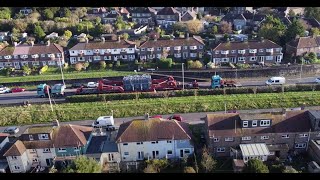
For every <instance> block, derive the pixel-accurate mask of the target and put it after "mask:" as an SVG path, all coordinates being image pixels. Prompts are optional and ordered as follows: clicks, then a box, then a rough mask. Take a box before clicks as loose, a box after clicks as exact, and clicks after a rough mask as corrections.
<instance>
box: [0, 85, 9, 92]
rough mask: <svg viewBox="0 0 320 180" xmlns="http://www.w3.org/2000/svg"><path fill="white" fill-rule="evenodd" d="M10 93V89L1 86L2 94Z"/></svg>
mask: <svg viewBox="0 0 320 180" xmlns="http://www.w3.org/2000/svg"><path fill="white" fill-rule="evenodd" d="M4 93H10V88H7V87H5V86H3V85H0V94H4Z"/></svg>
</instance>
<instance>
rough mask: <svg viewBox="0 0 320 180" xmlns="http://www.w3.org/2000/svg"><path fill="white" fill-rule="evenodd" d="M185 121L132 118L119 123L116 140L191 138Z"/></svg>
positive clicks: (136, 140)
mask: <svg viewBox="0 0 320 180" xmlns="http://www.w3.org/2000/svg"><path fill="white" fill-rule="evenodd" d="M190 134H191V133H190V130H189V129H188V126H187V124H186V123H183V122H178V121H175V120H163V119H149V120H132V121H130V122H126V123H124V124H121V125H120V128H119V131H118V135H117V138H116V142H141V141H158V140H165V139H174V140H182V139H191V137H190Z"/></svg>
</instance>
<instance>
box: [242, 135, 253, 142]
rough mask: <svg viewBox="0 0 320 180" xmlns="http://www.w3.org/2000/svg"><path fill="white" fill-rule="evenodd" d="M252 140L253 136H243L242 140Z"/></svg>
mask: <svg viewBox="0 0 320 180" xmlns="http://www.w3.org/2000/svg"><path fill="white" fill-rule="evenodd" d="M250 140H251V136H245V137H242V141H250Z"/></svg>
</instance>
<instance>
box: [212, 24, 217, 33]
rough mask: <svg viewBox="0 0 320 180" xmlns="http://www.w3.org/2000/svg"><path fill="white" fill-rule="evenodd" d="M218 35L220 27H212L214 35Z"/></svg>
mask: <svg viewBox="0 0 320 180" xmlns="http://www.w3.org/2000/svg"><path fill="white" fill-rule="evenodd" d="M217 33H218V26H216V25H214V26H213V27H212V34H217Z"/></svg>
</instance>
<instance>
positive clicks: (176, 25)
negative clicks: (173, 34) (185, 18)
mask: <svg viewBox="0 0 320 180" xmlns="http://www.w3.org/2000/svg"><path fill="white" fill-rule="evenodd" d="M173 30H174V31H185V30H186V25H185V24H184V23H183V22H177V23H174V24H173ZM156 32H157V33H160V32H161V29H160V28H158V27H157V29H156Z"/></svg>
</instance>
